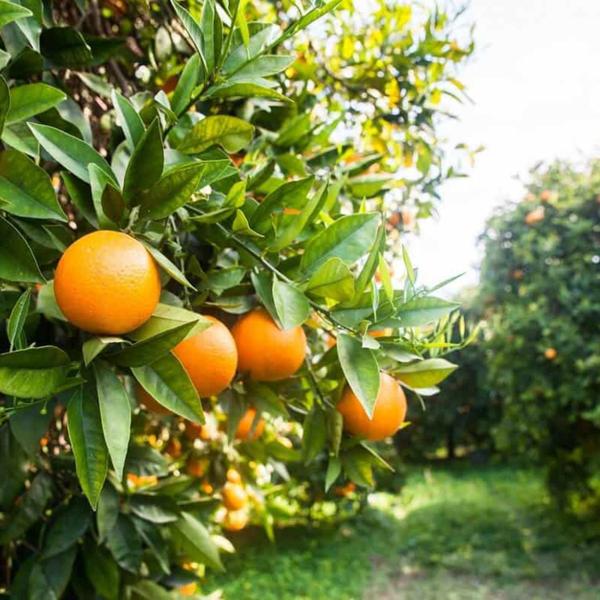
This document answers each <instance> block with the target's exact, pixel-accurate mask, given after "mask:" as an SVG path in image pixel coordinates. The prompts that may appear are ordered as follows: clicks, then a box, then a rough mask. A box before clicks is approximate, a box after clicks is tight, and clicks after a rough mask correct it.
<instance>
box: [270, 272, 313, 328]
mask: <svg viewBox="0 0 600 600" xmlns="http://www.w3.org/2000/svg"><path fill="white" fill-rule="evenodd" d="M273 302H274V304H275V310H276V311H277V316H278V318H279V322H280V323H281V325H282V327H283V329H292V328H293V327H296V326H298V325H302V323H304V321H306V319H308V316H309V314H310V304H309V302H308V300H307V298H306V296H305V295H304V294H303V293H302V292H301V291H300V290H298V289H297V288H295V287H294V286H293V285H291V284H289V283H286V282H284V281H280V280H279V279H277V277H275V278H274V279H273Z"/></svg>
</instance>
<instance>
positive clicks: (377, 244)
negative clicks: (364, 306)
mask: <svg viewBox="0 0 600 600" xmlns="http://www.w3.org/2000/svg"><path fill="white" fill-rule="evenodd" d="M384 249H385V228H384V226H383V225H380V226H379V229H378V230H377V236H376V237H375V240H374V242H373V245H372V246H371V251H370V252H369V256H368V257H367V260H366V261H365V264H364V265H363V268H362V269H361V271H360V274H359V276H358V279H357V280H356V288H355V291H354V299H353V302H352V305H356V304H358V303H360V301H361V300H362V295H363V293H364V291H365V290H366V289H367V287H368V286H369V285H370V284H371V282H372V281H373V277H375V271H376V270H377V265H378V261H379V255H380V254H381V252H383V251H384Z"/></svg>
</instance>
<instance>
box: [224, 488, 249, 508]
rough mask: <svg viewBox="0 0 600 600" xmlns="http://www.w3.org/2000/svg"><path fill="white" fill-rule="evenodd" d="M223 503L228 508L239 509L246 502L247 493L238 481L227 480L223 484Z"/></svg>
mask: <svg viewBox="0 0 600 600" xmlns="http://www.w3.org/2000/svg"><path fill="white" fill-rule="evenodd" d="M223 504H224V505H225V506H226V507H227V508H228V509H229V510H240V508H244V506H246V504H248V494H246V491H245V490H244V488H243V487H242V486H241V485H240V484H239V483H231V481H228V482H227V483H226V484H225V485H224V486H223Z"/></svg>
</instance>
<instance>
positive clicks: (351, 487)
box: [333, 481, 356, 498]
mask: <svg viewBox="0 0 600 600" xmlns="http://www.w3.org/2000/svg"><path fill="white" fill-rule="evenodd" d="M355 491H356V484H355V483H354V482H353V481H349V482H348V483H347V484H346V485H344V486H338V487H335V488H334V489H333V493H334V494H335V495H336V496H339V497H340V498H345V497H346V496H349V495H350V494H352V493H354V492H355Z"/></svg>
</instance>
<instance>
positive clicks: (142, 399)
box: [135, 384, 173, 415]
mask: <svg viewBox="0 0 600 600" xmlns="http://www.w3.org/2000/svg"><path fill="white" fill-rule="evenodd" d="M135 395H136V397H137V401H138V403H139V404H143V405H144V406H145V407H146V408H147V409H148V410H149V411H151V412H153V413H156V414H157V415H172V414H173V413H172V412H171V411H170V410H169V409H168V408H166V407H164V406H163V405H162V404H159V403H158V402H157V401H156V400H155V399H154V398H153V397H152V396H151V395H150V394H149V393H148V392H147V391H146V390H145V389H144V388H143V387H142V386H141V385H139V384H137V385H136V386H135Z"/></svg>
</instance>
